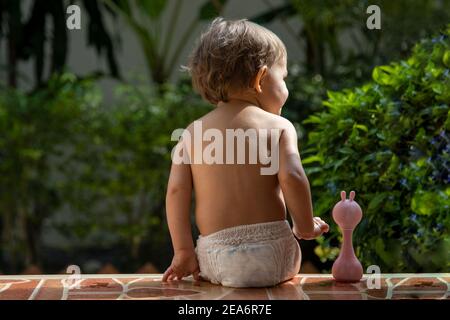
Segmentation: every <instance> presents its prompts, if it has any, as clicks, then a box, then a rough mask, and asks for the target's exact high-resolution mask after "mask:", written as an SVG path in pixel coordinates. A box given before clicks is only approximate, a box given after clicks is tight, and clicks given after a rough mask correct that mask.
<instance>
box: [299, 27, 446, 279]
mask: <svg viewBox="0 0 450 320" xmlns="http://www.w3.org/2000/svg"><path fill="white" fill-rule="evenodd" d="M449 36H450V26H449V27H448V28H447V30H445V31H444V32H443V33H442V34H440V35H439V36H437V37H436V38H433V39H430V40H424V41H422V42H420V43H419V44H417V45H416V46H415V48H414V50H413V53H412V55H411V56H410V57H409V58H408V59H407V60H404V61H399V62H395V63H391V64H390V65H386V66H379V67H376V68H375V69H374V70H373V81H372V82H370V83H368V84H366V85H363V86H362V87H359V88H355V89H345V90H342V91H340V92H328V100H327V101H325V102H324V103H323V104H324V106H325V107H326V109H325V111H323V112H319V113H316V114H314V115H312V116H310V117H309V118H308V119H307V120H306V121H304V122H305V123H307V124H312V125H314V131H313V132H310V134H309V136H308V139H309V141H308V145H307V146H305V150H304V151H303V157H304V159H303V164H304V166H305V170H306V172H307V174H308V177H309V179H310V181H311V185H312V190H313V200H314V204H315V214H318V215H322V216H326V217H328V218H329V220H330V221H332V219H331V215H330V214H331V208H333V206H334V204H335V203H336V202H337V201H338V200H339V192H340V191H341V190H347V192H349V191H350V190H355V191H356V200H357V201H358V203H359V204H360V205H361V207H362V209H363V214H364V215H363V220H362V221H361V223H360V225H359V226H358V227H357V229H356V230H355V234H354V239H355V241H354V242H355V249H356V252H357V255H358V257H359V258H360V260H361V262H362V263H363V265H364V266H365V267H367V266H369V265H372V264H376V265H379V266H380V267H381V270H382V272H404V271H408V272H423V271H426V272H439V271H448V268H449V267H450V259H449V252H450V237H449V233H448V232H449V226H450V215H449V212H450V187H449V186H448V185H449V182H450V175H449V162H450V156H449V151H450V134H449V133H450V118H449V115H450V113H449V104H450V70H449V69H450V39H449ZM330 235H331V236H327V240H325V238H320V239H319V240H318V242H319V246H318V247H317V248H316V253H317V254H318V255H319V256H320V257H321V259H322V260H323V261H325V260H327V259H332V258H334V256H335V255H336V253H337V251H336V246H338V244H339V242H338V241H339V240H340V232H339V230H338V228H337V226H336V225H335V224H334V223H332V228H331V232H330Z"/></svg>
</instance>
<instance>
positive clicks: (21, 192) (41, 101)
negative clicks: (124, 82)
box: [0, 74, 99, 272]
mask: <svg viewBox="0 0 450 320" xmlns="http://www.w3.org/2000/svg"><path fill="white" fill-rule="evenodd" d="M98 102H99V100H98V95H97V94H96V91H95V90H94V89H93V87H92V82H91V81H89V80H77V79H76V78H75V77H74V76H73V75H69V74H65V75H62V76H54V77H52V78H51V80H50V81H49V83H48V86H47V87H46V88H45V89H40V90H37V91H36V92H34V93H32V94H25V93H23V92H21V91H19V90H12V89H5V90H2V91H1V92H0V226H1V230H0V233H1V240H2V245H1V247H0V250H1V252H0V253H1V257H0V259H1V260H0V261H1V262H2V271H4V272H6V271H9V270H11V271H12V272H17V271H18V270H20V268H22V267H23V265H24V264H25V265H27V264H30V263H35V264H39V263H40V262H41V258H42V255H41V249H42V242H41V231H42V226H43V224H44V222H45V220H46V219H48V218H49V217H51V216H52V214H53V213H54V212H55V211H56V210H57V209H58V208H59V207H60V206H61V205H62V204H63V203H64V199H63V195H62V193H61V187H62V185H64V183H65V182H66V181H67V180H66V179H65V178H64V177H67V176H70V174H71V173H70V172H68V171H66V166H65V163H64V162H61V164H60V165H56V164H55V162H54V161H53V160H52V159H54V158H61V157H63V153H64V150H63V149H64V148H63V146H64V145H70V144H75V143H76V139H77V138H79V137H80V135H81V134H82V133H83V132H84V130H85V123H86V116H88V115H90V114H91V112H89V111H90V110H93V109H95V107H96V106H97V105H98Z"/></svg>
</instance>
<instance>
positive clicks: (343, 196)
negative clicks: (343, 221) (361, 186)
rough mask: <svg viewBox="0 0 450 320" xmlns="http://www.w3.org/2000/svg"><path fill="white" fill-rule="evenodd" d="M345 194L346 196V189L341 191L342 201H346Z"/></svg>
mask: <svg viewBox="0 0 450 320" xmlns="http://www.w3.org/2000/svg"><path fill="white" fill-rule="evenodd" d="M345 196H346V194H345V191H341V200H342V201H345Z"/></svg>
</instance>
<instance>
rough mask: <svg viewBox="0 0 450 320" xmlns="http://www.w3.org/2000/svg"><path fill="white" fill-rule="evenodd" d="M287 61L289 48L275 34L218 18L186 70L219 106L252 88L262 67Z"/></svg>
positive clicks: (245, 22) (201, 91) (198, 88)
mask: <svg viewBox="0 0 450 320" xmlns="http://www.w3.org/2000/svg"><path fill="white" fill-rule="evenodd" d="M286 58H287V52H286V47H285V46H284V44H283V42H282V41H281V40H280V38H278V37H277V36H276V35H275V34H274V33H273V32H272V31H270V30H268V29H266V28H264V27H262V26H260V25H258V24H256V23H253V22H250V21H248V20H247V19H241V20H225V19H223V18H221V17H219V18H216V19H214V20H213V21H212V23H211V24H210V26H209V28H208V29H207V30H206V31H205V32H204V33H203V34H202V35H201V37H200V40H199V41H198V43H197V45H196V46H195V48H194V50H193V51H192V53H191V55H190V57H189V62H188V65H187V66H186V67H184V68H185V69H186V70H187V71H188V72H189V73H190V75H191V77H192V86H193V87H194V89H195V90H196V91H197V92H198V93H199V94H201V96H202V97H203V98H204V99H205V100H207V101H209V102H211V103H212V104H217V103H218V102H220V101H223V102H227V101H228V96H229V93H230V91H232V90H235V89H246V88H251V87H252V86H253V81H254V78H255V76H256V74H257V73H258V70H259V69H260V68H261V67H263V66H264V65H267V67H269V68H270V67H271V66H272V65H274V64H275V63H277V62H278V61H280V60H281V59H286Z"/></svg>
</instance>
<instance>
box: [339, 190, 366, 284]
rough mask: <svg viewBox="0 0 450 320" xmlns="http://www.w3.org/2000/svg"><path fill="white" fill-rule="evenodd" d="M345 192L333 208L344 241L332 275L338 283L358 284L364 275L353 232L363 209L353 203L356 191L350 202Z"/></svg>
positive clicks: (352, 192) (351, 195)
mask: <svg viewBox="0 0 450 320" xmlns="http://www.w3.org/2000/svg"><path fill="white" fill-rule="evenodd" d="M345 196H346V195H345V191H341V199H342V201H339V202H338V203H336V205H335V206H334V208H333V219H334V221H335V222H336V223H337V224H338V226H339V228H340V229H341V232H342V234H343V235H344V239H343V241H342V247H341V252H340V253H339V257H338V258H337V260H336V261H335V262H334V264H333V268H332V273H333V277H334V279H335V280H336V281H342V282H358V281H359V280H361V278H362V275H363V268H362V265H361V263H360V262H359V260H358V259H357V258H356V256H355V251H354V250H353V243H352V235H353V230H354V229H355V227H356V226H357V225H358V223H359V222H360V221H361V218H362V210H361V207H360V206H359V205H358V203H356V201H353V199H354V198H355V191H351V192H350V200H347V199H345Z"/></svg>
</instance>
